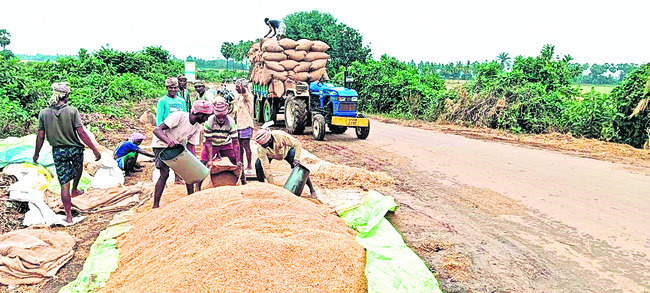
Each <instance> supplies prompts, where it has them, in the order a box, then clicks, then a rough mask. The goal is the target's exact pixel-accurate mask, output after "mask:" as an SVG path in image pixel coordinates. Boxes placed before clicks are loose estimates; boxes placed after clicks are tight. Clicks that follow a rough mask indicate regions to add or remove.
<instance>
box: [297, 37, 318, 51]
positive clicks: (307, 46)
mask: <svg viewBox="0 0 650 293" xmlns="http://www.w3.org/2000/svg"><path fill="white" fill-rule="evenodd" d="M313 44H314V42H312V41H310V40H307V39H300V40H298V46H296V48H295V49H296V51H309V50H311V45H313Z"/></svg>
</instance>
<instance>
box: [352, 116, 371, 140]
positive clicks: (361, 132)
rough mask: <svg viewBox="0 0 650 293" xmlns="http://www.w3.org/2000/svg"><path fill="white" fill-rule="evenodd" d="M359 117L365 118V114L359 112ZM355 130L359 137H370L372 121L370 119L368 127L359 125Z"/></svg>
mask: <svg viewBox="0 0 650 293" xmlns="http://www.w3.org/2000/svg"><path fill="white" fill-rule="evenodd" d="M357 117H358V118H365V116H363V115H361V114H359V115H357ZM354 132H356V134H357V138H358V139H366V138H368V135H369V134H370V121H368V127H357V128H356V129H355V130H354Z"/></svg>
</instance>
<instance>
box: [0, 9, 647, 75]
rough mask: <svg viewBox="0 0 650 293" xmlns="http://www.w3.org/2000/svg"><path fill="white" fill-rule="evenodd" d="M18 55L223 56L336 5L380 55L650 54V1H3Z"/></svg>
mask: <svg viewBox="0 0 650 293" xmlns="http://www.w3.org/2000/svg"><path fill="white" fill-rule="evenodd" d="M0 7H2V12H1V13H0V14H1V16H0V29H2V28H5V29H7V30H8V31H9V33H11V44H10V45H9V46H8V47H7V49H9V50H12V51H13V52H14V53H16V54H36V53H41V54H50V55H51V54H57V53H58V54H76V53H77V52H78V51H79V48H85V49H88V50H89V51H95V50H98V49H99V48H101V46H105V45H106V44H109V45H110V47H111V48H115V49H118V50H126V51H137V50H141V49H142V48H144V47H146V46H150V45H160V46H162V48H163V49H166V50H169V51H170V52H171V53H172V54H174V55H175V56H176V57H179V58H185V57H187V56H188V55H191V56H195V57H201V58H204V59H212V58H218V57H221V55H220V53H219V48H220V46H221V44H222V43H223V42H227V41H232V42H237V41H238V40H249V39H256V38H258V37H260V36H263V35H264V34H265V33H266V32H267V27H266V26H265V24H264V21H263V20H264V18H265V17H269V18H271V19H281V18H282V17H284V16H285V15H287V14H291V13H293V12H298V11H310V10H314V9H315V10H318V11H320V12H329V13H331V14H332V15H333V16H334V17H336V18H337V19H338V20H339V21H340V22H343V23H346V24H347V25H349V26H351V27H353V28H355V29H357V30H359V32H360V33H361V34H362V35H363V36H364V41H365V42H366V43H369V44H370V46H371V49H372V52H373V55H374V56H375V57H379V56H380V55H382V54H388V55H391V56H395V57H397V58H398V59H400V60H403V61H410V60H412V59H413V60H415V61H416V62H417V61H420V60H424V61H433V62H451V61H466V60H472V61H484V60H491V59H494V57H495V56H496V55H497V54H499V53H500V52H507V53H509V54H510V56H513V57H514V56H517V55H524V56H536V55H537V54H538V53H539V51H540V50H541V48H542V46H543V45H544V44H547V43H548V44H553V45H555V48H556V54H561V55H564V54H570V55H571V56H573V57H574V59H575V61H576V62H580V63H585V62H588V63H594V62H596V63H605V62H610V63H612V62H613V63H619V62H633V63H645V62H650V17H649V16H647V14H648V13H649V12H650V9H648V8H650V4H648V2H646V1H641V0H635V1H632V0H618V1H611V0H608V1H600V0H595V1H583V0H563V1H559V0H543V1H538V0H519V1H486V0H455V1H448V0H447V1H426V0H425V1H410V0H401V1H381V0H380V1H352V0H347V1H341V0H329V1H253V0H239V1H193V0H187V1H176V2H171V1H134V0H131V1H124V0H111V1H87V0H86V1H78V0H57V1H34V0H21V1H17V0H0Z"/></svg>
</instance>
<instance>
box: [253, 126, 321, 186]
mask: <svg viewBox="0 0 650 293" xmlns="http://www.w3.org/2000/svg"><path fill="white" fill-rule="evenodd" d="M255 141H256V142H257V143H258V144H259V147H257V161H256V162H255V172H256V173H257V180H258V181H259V182H264V178H266V180H267V181H268V182H269V183H271V184H273V183H274V180H273V175H272V174H271V166H270V165H271V161H272V160H285V161H287V163H289V165H291V166H292V167H296V166H298V165H300V161H299V160H298V158H300V151H301V150H302V144H301V143H300V141H298V140H297V139H295V138H294V137H293V136H291V135H289V134H288V133H286V132H284V131H281V130H269V129H268V128H261V129H260V130H258V131H257V135H256V136H255ZM307 186H308V187H309V192H310V193H311V196H312V197H316V190H314V186H313V185H312V184H311V179H309V178H307Z"/></svg>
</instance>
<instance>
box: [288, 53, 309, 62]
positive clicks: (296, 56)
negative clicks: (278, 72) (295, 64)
mask: <svg viewBox="0 0 650 293" xmlns="http://www.w3.org/2000/svg"><path fill="white" fill-rule="evenodd" d="M284 54H287V56H289V59H291V60H295V61H302V60H303V59H305V56H307V51H296V50H284Z"/></svg>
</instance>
